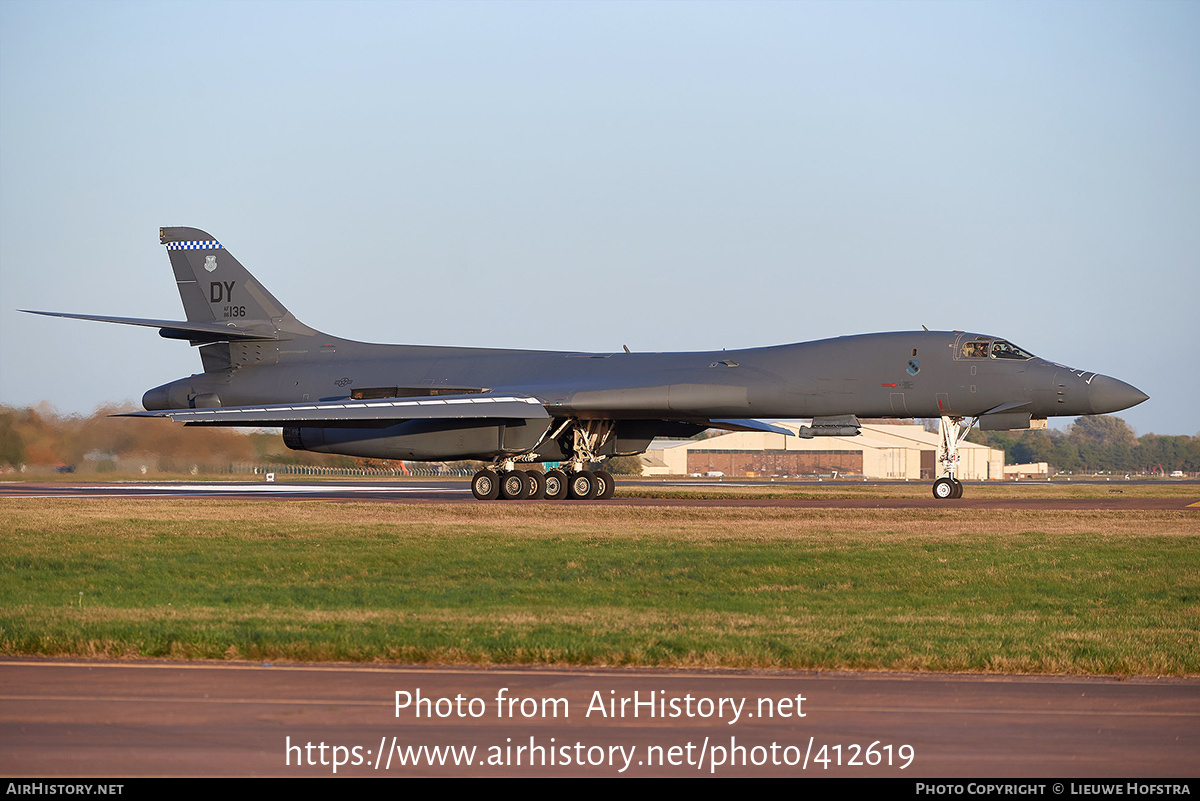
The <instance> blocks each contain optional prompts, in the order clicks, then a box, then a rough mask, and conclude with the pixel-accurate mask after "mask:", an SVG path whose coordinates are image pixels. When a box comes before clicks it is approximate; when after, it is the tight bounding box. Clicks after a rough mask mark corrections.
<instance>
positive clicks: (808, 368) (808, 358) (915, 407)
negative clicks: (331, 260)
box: [34, 228, 1147, 500]
mask: <svg viewBox="0 0 1200 801" xmlns="http://www.w3.org/2000/svg"><path fill="white" fill-rule="evenodd" d="M159 238H160V240H161V242H162V244H164V245H165V246H166V248H167V254H168V256H169V258H170V260H171V268H172V269H173V270H174V271H175V280H176V283H177V284H178V286H179V294H180V297H181V298H182V299H183V308H184V312H185V315H186V317H187V319H186V320H154V319H142V318H129V317H110V316H102V315H93V314H64V313H61V312H34V313H35V314H47V315H50V316H55V317H69V318H74V319H82V320H99V321H102V322H110V323H122V324H126V325H141V326H149V327H152V328H158V329H159V335H160V336H163V337H166V338H168V339H184V340H187V341H189V342H190V343H191V344H192V345H196V346H199V349H200V359H201V362H202V363H203V366H204V372H202V373H197V374H195V375H192V376H189V377H187V378H181V379H179V380H178V381H172V382H171V383H169V384H164V385H162V386H160V387H155V388H154V389H151V390H150V391H148V392H147V393H146V394H145V396H144V397H143V398H142V405H143V406H144V407H145V408H146V409H147V411H145V412H134V413H132V414H131V415H130V416H134V417H137V416H149V417H169V418H171V419H172V420H176V421H181V422H183V423H186V424H187V425H214V426H272V427H274V426H281V427H282V428H283V437H284V441H285V442H286V443H287V445H288V447H290V448H293V449H296V450H308V451H317V452H320V453H338V454H347V455H350V456H366V457H373V458H380V459H410V460H445V459H481V460H484V461H487V462H490V463H491V466H490V467H488V468H486V469H483V470H480V471H479V472H478V473H476V474H475V476H474V478H473V479H472V481H471V489H472V491H473V492H474V494H475V497H477V498H480V499H489V500H490V499H493V498H496V497H501V498H549V499H561V498H564V497H571V498H585V499H586V498H610V497H612V493H613V488H614V485H613V478H612V475H611V474H610V473H609V472H608V471H606V470H603V469H600V470H596V471H593V470H592V469H591V468H592V467H593V466H594V465H596V464H597V463H602V462H603V460H604V459H606V458H608V457H611V456H618V455H632V454H637V453H641V452H643V451H645V450H646V449H647V448H648V447H649V445H650V442H651V441H652V440H653V439H654V438H655V437H660V436H672V437H681V436H683V437H686V436H690V435H692V434H696V433H699V432H700V431H703V430H704V429H706V428H721V429H728V430H733V431H746V430H759V431H773V432H777V433H783V434H790V433H791V432H789V431H788V430H786V429H784V428H781V427H778V426H772V425H769V424H767V423H763V422H760V421H759V419H756V418H771V419H780V418H784V419H786V418H805V419H808V418H811V419H812V424H811V425H808V426H802V427H801V428H800V430H799V436H801V437H817V436H853V435H857V434H858V433H859V428H860V423H859V420H858V418H859V417H895V418H912V417H937V418H939V419H940V420H941V447H940V448H939V460H940V463H941V467H942V470H941V473H942V474H944V475H942V477H941V478H938V479H937V481H936V482H935V483H934V485H933V494H934V496H935V497H937V498H958V497H961V496H962V484H961V482H959V481H958V479H957V478H956V477H955V472H956V467H957V462H958V454H957V447H958V444H959V443H960V442H961V441H962V438H963V437H964V436H965V435H966V433H967V432H968V431H969V430H970V429H971V427H972V426H973V425H975V423H976V422H978V424H979V427H980V428H981V429H983V430H1008V429H1027V428H1039V427H1044V426H1045V424H1046V418H1047V417H1053V416H1073V415H1082V414H1105V413H1108V412H1115V411H1119V410H1121V409H1125V408H1128V407H1130V406H1133V405H1135V404H1138V403H1141V402H1142V401H1144V400H1146V398H1147V396H1146V395H1145V394H1144V393H1142V392H1141V391H1139V390H1137V389H1135V388H1134V387H1132V386H1130V385H1129V384H1126V383H1124V382H1123V381H1118V380H1117V379H1115V378H1109V377H1108V376H1104V375H1100V374H1098V373H1092V372H1087V371H1084V370H1073V369H1071V368H1069V367H1064V366H1063V365H1061V364H1055V363H1053V362H1048V361H1046V360H1044V359H1040V358H1038V357H1036V356H1034V355H1033V354H1031V353H1029V352H1027V351H1025V350H1023V349H1021V348H1019V347H1017V346H1016V345H1014V344H1012V343H1011V342H1008V341H1006V340H1004V339H1000V338H997V337H993V336H986V335H982V334H970V333H965V332H962V331H905V332H894V333H883V334H863V335H860V336H849V337H838V338H836V339H825V340H820V341H817V342H802V343H798V344H794V345H779V346H776V347H767V348H749V349H746V350H731V351H708V352H698V353H630V352H628V350H626V351H625V352H622V353H572V352H560V351H529V350H495V349H489V348H454V347H431V346H424V345H376V344H369V343H364V342H355V341H353V340H348V339H339V338H338V337H332V336H329V335H327V334H322V333H321V332H319V331H316V330H314V329H312V328H309V327H308V326H306V325H304V324H303V323H301V322H300V321H299V320H297V319H296V318H295V317H294V316H293V315H292V313H291V312H289V311H288V310H287V309H286V308H285V307H284V306H283V304H282V303H280V302H279V301H278V300H276V299H275V297H274V296H273V295H272V294H271V293H270V292H268V291H267V290H266V288H264V287H263V286H262V285H261V284H260V283H258V282H257V281H256V280H255V279H254V277H253V276H252V275H250V273H249V272H248V271H247V270H246V268H244V267H243V266H242V265H241V264H240V263H239V262H238V261H237V259H235V258H234V257H233V255H232V254H231V253H230V252H229V251H228V250H226V249H225V248H224V247H222V245H221V243H220V242H218V241H217V240H215V239H214V238H213V237H212V236H210V235H209V234H207V233H205V232H204V231H201V230H198V229H196V228H162V229H159ZM531 462H560V463H562V464H563V465H564V468H565V469H560V468H555V469H551V470H549V471H547V472H545V473H542V472H539V471H532V470H530V471H526V470H521V469H520V468H519V465H522V464H527V463H531Z"/></svg>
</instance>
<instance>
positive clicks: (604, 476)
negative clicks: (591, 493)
mask: <svg viewBox="0 0 1200 801" xmlns="http://www.w3.org/2000/svg"><path fill="white" fill-rule="evenodd" d="M616 490H617V485H616V483H615V482H614V481H613V475H612V473H610V472H608V471H607V470H597V471H596V500H598V501H607V500H608V499H609V498H611V497H612V496H613V493H614V492H616Z"/></svg>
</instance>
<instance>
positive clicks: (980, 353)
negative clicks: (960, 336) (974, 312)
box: [962, 337, 1033, 361]
mask: <svg viewBox="0 0 1200 801" xmlns="http://www.w3.org/2000/svg"><path fill="white" fill-rule="evenodd" d="M962 357H963V358H964V359H1019V360H1022V361H1024V360H1025V359H1032V358H1033V354H1032V353H1030V352H1028V351H1026V350H1022V349H1021V348H1018V347H1017V346H1016V345H1014V344H1013V343H1011V342H1008V341H1007V340H1003V339H992V338H991V337H978V338H976V339H972V340H968V341H967V342H964V343H963V346H962Z"/></svg>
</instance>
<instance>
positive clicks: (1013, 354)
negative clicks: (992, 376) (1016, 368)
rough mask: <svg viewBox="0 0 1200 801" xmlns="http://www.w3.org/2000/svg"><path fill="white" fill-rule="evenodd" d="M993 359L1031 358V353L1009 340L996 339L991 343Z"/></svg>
mask: <svg viewBox="0 0 1200 801" xmlns="http://www.w3.org/2000/svg"><path fill="white" fill-rule="evenodd" d="M992 358H993V359H1032V358H1033V354H1032V353H1028V352H1026V351H1023V350H1021V349H1020V348H1018V347H1017V346H1016V345H1014V344H1012V343H1011V342H1005V341H1004V340H1003V339H997V340H996V341H995V342H993V343H992Z"/></svg>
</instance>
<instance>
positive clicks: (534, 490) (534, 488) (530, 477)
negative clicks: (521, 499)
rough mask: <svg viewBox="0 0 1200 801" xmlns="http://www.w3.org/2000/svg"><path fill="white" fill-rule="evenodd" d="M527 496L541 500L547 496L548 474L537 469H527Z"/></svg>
mask: <svg viewBox="0 0 1200 801" xmlns="http://www.w3.org/2000/svg"><path fill="white" fill-rule="evenodd" d="M525 497H526V498H528V499H529V500H531V501H540V500H541V499H542V498H545V497H546V476H545V475H544V474H542V473H539V472H538V471H537V470H527V471H525Z"/></svg>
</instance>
